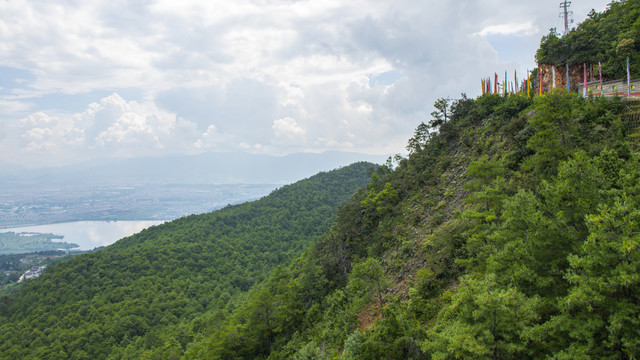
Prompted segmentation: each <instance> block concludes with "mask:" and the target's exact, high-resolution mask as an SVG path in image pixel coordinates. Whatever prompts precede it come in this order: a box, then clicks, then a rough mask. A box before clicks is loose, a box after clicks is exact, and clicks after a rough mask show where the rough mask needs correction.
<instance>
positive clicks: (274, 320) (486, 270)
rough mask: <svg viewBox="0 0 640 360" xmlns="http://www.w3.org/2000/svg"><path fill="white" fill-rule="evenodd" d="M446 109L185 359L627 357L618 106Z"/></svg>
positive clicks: (582, 103)
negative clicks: (441, 119) (447, 113)
mask: <svg viewBox="0 0 640 360" xmlns="http://www.w3.org/2000/svg"><path fill="white" fill-rule="evenodd" d="M451 110H452V112H451V117H450V120H449V121H448V122H446V123H444V124H442V125H440V127H439V129H437V130H438V131H437V132H433V133H431V134H429V133H428V131H427V130H428V126H427V125H424V124H423V125H421V126H419V127H418V129H417V130H416V134H415V136H414V137H413V138H412V139H411V140H410V141H409V147H408V149H409V151H410V155H409V157H408V158H406V159H401V160H399V162H398V163H397V165H396V166H395V168H393V169H392V168H391V167H390V166H389V165H388V166H387V167H383V168H380V169H379V171H378V173H377V174H376V175H375V176H374V177H373V179H372V181H371V183H370V184H369V185H368V187H367V189H361V191H359V192H358V193H357V194H356V195H355V197H353V198H352V199H351V201H350V202H349V203H348V204H347V205H345V206H344V207H342V208H341V210H340V211H339V216H338V218H337V220H336V223H335V224H334V225H333V227H332V229H331V231H330V232H328V233H327V234H325V235H324V236H323V237H322V238H321V240H320V241H319V242H318V243H316V244H314V245H312V247H311V249H310V250H309V251H307V252H305V254H304V255H303V256H302V257H300V258H299V259H297V260H296V261H294V262H293V263H292V264H291V265H290V266H289V267H287V268H284V267H282V268H279V269H278V270H277V271H276V272H274V273H273V274H272V275H271V276H270V277H269V278H268V279H267V280H266V281H265V282H263V283H262V284H260V285H258V286H257V287H254V288H253V289H252V290H251V291H250V293H249V296H248V297H246V298H243V299H238V301H236V305H234V309H232V311H231V312H230V313H228V314H226V315H225V316H223V315H222V314H221V316H220V317H218V318H216V319H214V320H213V323H212V326H210V327H209V328H207V329H204V333H201V334H202V335H200V336H199V337H198V338H197V339H195V341H194V342H193V343H191V344H188V345H187V346H186V348H185V353H184V358H185V359H267V358H268V359H543V358H553V359H614V358H615V359H621V358H625V359H626V358H637V357H638V356H639V355H640V324H639V323H640V320H639V319H640V211H639V210H638V209H639V208H640V164H639V162H638V160H639V159H640V157H639V155H638V154H634V153H632V151H631V148H630V146H629V144H628V143H627V140H628V137H627V135H628V134H629V133H630V131H631V130H632V129H630V127H629V126H628V124H626V123H625V122H623V121H622V118H623V116H622V115H623V114H624V113H625V112H626V111H628V110H627V107H626V104H625V103H624V102H622V100H621V99H620V98H614V99H602V98H598V99H584V98H582V97H580V96H579V95H577V94H573V93H567V92H565V91H557V92H552V93H549V94H546V95H544V96H540V97H537V98H535V99H529V98H526V97H524V96H512V97H508V98H502V97H498V96H494V95H488V96H484V97H481V98H478V99H475V100H473V99H462V100H459V101H456V102H455V103H454V104H453V106H452V109H451ZM158 358H160V357H158Z"/></svg>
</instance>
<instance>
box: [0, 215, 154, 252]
mask: <svg viewBox="0 0 640 360" xmlns="http://www.w3.org/2000/svg"><path fill="white" fill-rule="evenodd" d="M162 223H164V221H75V222H68V223H59V224H49V225H37V226H25V227H17V228H10V229H0V232H10V231H13V232H16V233H19V232H37V233H45V234H48V233H52V234H55V235H62V236H64V238H63V239H62V240H60V241H64V242H68V243H74V244H78V245H79V246H80V247H79V248H74V250H91V249H94V248H96V247H100V246H107V245H111V244H113V243H114V242H116V241H117V240H119V239H122V238H123V237H126V236H129V235H133V234H135V233H138V232H140V231H142V230H143V229H146V228H148V227H150V226H153V225H158V224H162Z"/></svg>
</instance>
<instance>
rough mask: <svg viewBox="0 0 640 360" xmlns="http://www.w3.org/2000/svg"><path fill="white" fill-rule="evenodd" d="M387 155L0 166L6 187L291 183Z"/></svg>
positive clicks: (220, 156) (213, 156) (215, 156)
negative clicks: (16, 184) (15, 184)
mask: <svg viewBox="0 0 640 360" xmlns="http://www.w3.org/2000/svg"><path fill="white" fill-rule="evenodd" d="M387 157H388V155H366V154H359V153H349V152H338V151H327V152H323V153H297V154H291V155H286V156H270V155H254V154H249V153H238V152H230V153H204V154H200V155H173V156H163V157H148V158H131V159H102V160H96V161H91V162H85V163H80V164H75V165H70V166H63V167H55V168H53V167H52V168H38V169H27V168H21V167H19V166H16V165H11V164H6V163H0V181H3V182H13V181H17V182H35V183H37V182H40V181H46V182H47V183H56V182H63V183H69V182H82V183H90V184H132V183H153V184H158V183H163V184H208V183H219V184H240V183H244V184H247V183H272V184H276V183H283V184H284V183H291V182H293V181H296V180H299V179H303V178H306V177H309V176H312V175H313V174H316V173H318V172H319V171H329V170H332V169H335V168H338V167H341V166H346V165H349V164H351V163H354V162H357V161H368V162H373V163H383V162H384V161H385V160H386V158H387Z"/></svg>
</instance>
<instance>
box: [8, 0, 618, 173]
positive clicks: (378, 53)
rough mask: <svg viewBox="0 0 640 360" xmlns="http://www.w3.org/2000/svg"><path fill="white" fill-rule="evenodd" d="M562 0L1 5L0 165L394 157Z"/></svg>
mask: <svg viewBox="0 0 640 360" xmlns="http://www.w3.org/2000/svg"><path fill="white" fill-rule="evenodd" d="M608 2H609V1H608V0H573V1H572V6H571V10H573V13H574V19H575V20H576V22H579V21H581V20H583V19H584V18H585V17H586V15H587V13H588V12H589V11H590V10H591V9H596V10H597V11H602V10H604V9H605V8H606V4H607V3H608ZM559 3H560V0H541V1H531V0H526V1H525V0H483V1H480V0H458V1H448V0H420V1H416V0H393V1H391V0H386V1H379V0H369V1H362V0H341V1H336V0H233V1H228V0H224V1H222V0H136V1H124V0H108V1H102V0H92V1H79V0H78V1H76V0H68V1H63V0H27V1H22V0H1V1H0V54H2V55H1V56H0V154H1V155H0V162H5V163H15V164H21V165H24V166H29V167H36V166H56V165H63V164H70V163H75V162H80V161H87V160H91V159H95V158H104V157H133V156H150V155H163V154H179V153H187V154H197V153H202V152H206V151H246V152H251V153H260V154H274V155H282V154H289V153H295V152H320V151H324V150H341V151H350V152H361V153H368V154H392V153H399V152H404V151H405V150H404V147H405V145H406V142H407V139H408V138H409V137H410V136H411V135H412V134H413V130H414V129H415V127H416V126H417V125H418V124H419V123H420V122H421V121H426V120H428V119H429V115H428V114H430V113H431V111H433V102H434V101H435V100H436V99H437V98H440V97H451V98H456V97H458V96H459V95H460V93H463V92H464V93H466V94H467V95H468V96H477V95H478V93H479V92H480V85H479V84H480V78H481V77H485V76H489V75H490V74H493V73H494V72H498V73H499V74H500V73H504V71H505V70H506V71H509V72H510V73H511V74H512V73H513V71H514V70H517V71H518V72H519V74H524V71H525V69H527V68H529V69H531V68H532V67H534V53H535V50H536V48H537V46H538V44H539V41H540V37H541V36H542V35H545V34H546V33H547V32H548V30H549V28H552V27H560V26H561V19H560V18H559V17H558V15H559V12H560V9H559Z"/></svg>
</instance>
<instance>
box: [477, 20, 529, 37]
mask: <svg viewBox="0 0 640 360" xmlns="http://www.w3.org/2000/svg"><path fill="white" fill-rule="evenodd" d="M537 32H538V29H537V28H536V27H535V26H533V23H532V22H531V21H527V22H518V23H508V24H500V25H491V26H487V27H485V28H484V29H482V30H480V31H479V32H477V33H475V34H474V35H480V36H487V35H521V36H525V35H533V34H535V33H537Z"/></svg>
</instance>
